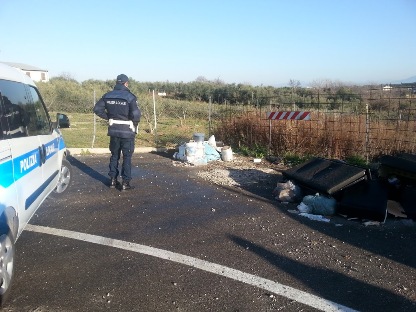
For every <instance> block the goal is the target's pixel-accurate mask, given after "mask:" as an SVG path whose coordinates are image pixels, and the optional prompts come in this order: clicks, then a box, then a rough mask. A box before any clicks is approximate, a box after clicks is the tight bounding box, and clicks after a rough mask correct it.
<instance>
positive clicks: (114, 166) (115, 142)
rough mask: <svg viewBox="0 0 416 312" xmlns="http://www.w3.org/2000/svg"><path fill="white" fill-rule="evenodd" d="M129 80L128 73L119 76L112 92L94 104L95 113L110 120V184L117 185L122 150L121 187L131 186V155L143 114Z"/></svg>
mask: <svg viewBox="0 0 416 312" xmlns="http://www.w3.org/2000/svg"><path fill="white" fill-rule="evenodd" d="M126 82H128V78H127V76H126V75H124V74H121V75H118V76H117V83H116V85H115V87H114V89H113V91H110V92H108V93H106V94H104V95H103V97H102V98H101V99H100V100H99V101H98V102H97V103H96V104H95V106H94V113H95V114H96V115H97V116H99V117H101V118H103V119H105V120H108V121H109V125H108V134H107V135H108V136H110V151H111V158H110V165H109V168H110V170H109V172H108V175H109V176H110V178H111V182H110V187H116V186H118V181H117V177H118V175H119V171H118V163H119V160H120V155H121V153H123V164H122V167H121V178H122V179H123V183H122V186H121V187H122V190H129V189H131V188H132V187H131V186H130V180H131V157H132V155H133V152H134V139H135V136H136V131H137V126H138V124H139V122H140V117H141V112H140V109H139V107H138V105H137V98H136V96H135V95H134V94H133V93H131V92H130V90H129V89H128V88H127V86H126V85H125V83H126ZM129 123H130V124H129Z"/></svg>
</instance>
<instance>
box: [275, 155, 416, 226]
mask: <svg viewBox="0 0 416 312" xmlns="http://www.w3.org/2000/svg"><path fill="white" fill-rule="evenodd" d="M282 173H283V175H284V176H285V177H286V178H287V179H288V180H287V181H286V182H282V183H278V184H277V186H276V188H275V189H274V191H273V195H274V196H275V198H276V199H277V200H279V201H280V202H288V203H289V202H292V203H295V202H296V203H299V204H298V205H297V210H296V211H293V212H296V213H298V214H300V215H302V216H305V217H308V218H309V219H313V220H318V221H324V222H329V220H330V219H329V217H330V216H333V215H335V214H338V215H341V216H344V217H347V218H349V219H360V220H363V221H364V224H365V225H367V224H371V225H374V224H382V223H384V222H385V221H386V218H387V215H388V214H389V215H391V216H393V217H395V218H407V219H412V220H414V221H416V205H414V202H415V200H416V155H413V154H405V153H402V154H398V155H396V156H383V157H381V159H380V161H379V164H378V167H377V168H376V170H375V171H374V172H372V171H370V170H369V169H366V168H362V167H359V166H353V165H348V164H346V163H344V162H341V161H337V160H330V159H324V158H313V159H311V160H309V161H307V162H305V163H303V164H300V165H298V166H295V167H293V168H290V169H287V170H285V171H283V172H282ZM312 194H313V195H312ZM305 195H306V196H305ZM291 212H292V211H291ZM366 222H367V223H366Z"/></svg>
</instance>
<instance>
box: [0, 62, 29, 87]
mask: <svg viewBox="0 0 416 312" xmlns="http://www.w3.org/2000/svg"><path fill="white" fill-rule="evenodd" d="M0 79H3V80H10V81H16V82H21V83H25V84H28V85H31V86H36V85H35V83H34V82H33V80H32V79H30V77H29V76H28V75H25V74H24V73H23V72H21V71H20V70H18V69H17V68H14V67H11V66H9V65H6V64H4V63H0Z"/></svg>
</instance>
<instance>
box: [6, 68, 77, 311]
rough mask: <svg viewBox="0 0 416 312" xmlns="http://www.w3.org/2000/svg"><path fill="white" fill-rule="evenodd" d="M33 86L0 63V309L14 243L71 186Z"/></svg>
mask: <svg viewBox="0 0 416 312" xmlns="http://www.w3.org/2000/svg"><path fill="white" fill-rule="evenodd" d="M60 120H65V121H66V122H65V125H67V126H69V122H67V121H68V118H67V116H65V115H63V114H57V120H56V121H55V122H52V121H51V119H50V116H49V114H48V112H47V110H46V107H45V105H44V103H43V100H42V98H41V96H40V94H39V91H38V89H37V88H36V85H35V84H34V82H33V81H32V80H31V79H30V78H29V77H28V76H27V75H25V74H23V73H22V72H21V71H19V70H18V69H15V68H12V67H10V66H7V65H5V64H2V63H0V305H3V304H4V302H5V300H6V298H7V295H8V294H9V292H10V286H11V282H12V279H13V273H14V270H13V263H14V254H15V242H16V240H17V238H18V237H19V236H20V234H21V233H22V231H23V229H24V228H25V226H26V224H27V223H28V222H29V220H30V218H31V217H32V215H33V214H34V213H35V211H36V209H37V208H38V207H39V206H40V205H41V203H42V202H43V201H44V200H45V198H46V197H47V196H48V195H49V194H50V193H51V192H56V193H58V194H59V193H62V192H63V191H65V189H66V188H67V187H68V186H69V184H70V182H71V172H72V171H71V170H72V169H71V165H70V163H69V162H68V161H67V160H66V155H67V151H66V147H65V143H64V140H63V138H62V135H61V132H60V131H59V124H60V123H59V121H60Z"/></svg>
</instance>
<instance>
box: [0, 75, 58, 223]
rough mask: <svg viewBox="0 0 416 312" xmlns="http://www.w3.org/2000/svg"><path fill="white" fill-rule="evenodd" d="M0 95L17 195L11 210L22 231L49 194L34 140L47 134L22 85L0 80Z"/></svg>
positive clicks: (40, 152)
mask: <svg viewBox="0 0 416 312" xmlns="http://www.w3.org/2000/svg"><path fill="white" fill-rule="evenodd" d="M0 92H1V93H2V98H3V105H4V118H5V119H6V120H7V123H8V126H9V129H8V131H7V133H5V139H6V140H7V141H8V144H9V146H10V150H11V154H12V160H11V168H12V171H11V172H12V173H13V178H14V186H15V188H16V192H17V195H18V204H17V207H15V209H16V211H17V213H18V216H19V223H20V226H19V228H23V227H24V226H25V225H26V224H27V222H28V221H29V219H30V217H31V216H32V215H33V213H34V212H35V211H36V209H37V207H39V205H40V204H41V203H42V201H43V199H44V198H45V196H46V194H47V193H48V192H49V188H48V186H49V183H45V182H44V176H43V171H42V165H43V163H42V156H43V155H44V152H43V149H42V144H41V142H40V140H39V137H38V136H39V134H42V133H47V132H46V130H45V128H46V127H43V128H42V127H40V123H39V122H38V118H37V109H38V107H36V106H35V104H34V103H33V102H32V100H31V95H30V91H29V89H28V87H27V86H26V85H25V84H23V83H19V82H14V81H8V80H0ZM42 109H43V108H42ZM49 127H50V125H49ZM48 132H49V129H48Z"/></svg>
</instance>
